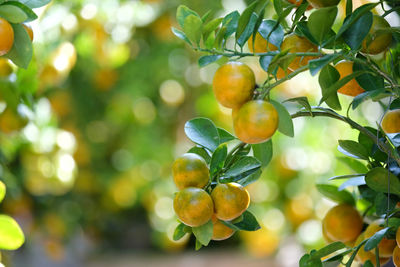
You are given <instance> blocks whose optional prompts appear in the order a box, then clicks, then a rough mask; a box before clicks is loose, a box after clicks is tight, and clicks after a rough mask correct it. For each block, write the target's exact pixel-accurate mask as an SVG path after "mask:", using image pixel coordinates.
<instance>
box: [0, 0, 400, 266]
mask: <svg viewBox="0 0 400 267" xmlns="http://www.w3.org/2000/svg"><path fill="white" fill-rule="evenodd" d="M248 2H251V1H248ZM342 2H344V1H342ZM361 3H363V2H361V1H354V5H355V7H357V5H360V4H361ZM179 4H185V5H187V6H188V7H190V8H191V9H193V10H196V11H197V12H198V13H199V14H204V13H206V12H207V11H208V10H212V16H213V17H217V16H222V15H224V14H227V13H228V12H231V11H233V10H239V11H242V10H243V9H244V7H245V6H246V4H247V3H246V2H243V1H229V0H223V1H215V0H204V1H189V0H187V1H183V0H182V1H178V0H168V1H167V0H164V1H163V0H147V1H145V0H143V1H122V0H120V1H117V0H69V1H61V0H59V1H53V2H52V3H51V4H50V5H48V6H46V7H45V8H42V9H39V10H36V12H37V13H38V14H39V15H40V19H39V20H37V21H36V22H35V23H34V24H33V25H32V27H33V30H34V34H35V37H34V38H35V39H34V60H33V61H32V62H31V64H30V66H29V68H28V69H27V70H24V69H16V67H15V66H13V65H10V63H9V62H7V61H5V60H4V59H1V60H2V62H1V64H0V69H1V70H0V74H1V75H0V76H1V78H0V80H1V81H0V85H1V91H0V92H1V97H2V100H3V101H2V102H1V104H0V108H1V111H2V113H1V114H0V130H1V134H0V148H1V158H0V160H1V167H0V179H1V180H3V181H4V182H5V184H6V185H7V189H8V193H7V196H6V199H5V201H4V203H3V204H2V205H1V206H0V209H1V212H5V213H7V214H10V215H12V216H13V217H14V218H16V219H17V220H18V222H19V223H20V224H21V225H22V228H23V230H24V232H25V234H26V237H27V241H26V244H25V245H24V246H23V247H22V248H21V249H20V250H18V251H17V252H13V253H5V254H4V255H3V256H4V257H5V262H10V263H11V265H10V266H13V265H12V263H14V266H28V265H29V266H80V264H82V260H83V259H86V258H87V257H88V255H92V256H93V255H100V254H101V253H103V252H107V253H112V252H118V253H121V252H149V253H155V252H157V253H159V252H165V253H169V252H177V251H183V250H185V249H186V251H192V250H193V247H194V245H193V240H191V239H190V238H188V237H187V238H184V239H182V240H180V241H179V242H175V241H173V240H172V233H173V230H174V229H175V227H176V225H177V224H178V222H177V220H176V217H175V215H174V212H173V209H172V198H173V193H174V192H175V191H176V188H175V187H174V185H173V182H172V178H171V164H172V162H173V159H174V158H175V157H177V156H178V155H180V154H182V153H184V152H186V151H187V149H188V148H189V147H190V146H191V145H192V144H190V143H189V141H188V140H187V139H186V137H185V136H184V133H183V125H184V123H185V121H186V120H188V119H190V118H193V117H195V116H206V117H209V118H211V119H212V120H213V121H214V122H215V123H216V124H217V125H218V126H220V127H223V128H225V129H227V130H229V131H230V132H232V124H231V114H230V110H228V109H226V108H223V107H222V106H220V105H218V103H217V102H216V100H215V98H214V96H213V94H212V90H211V83H212V77H213V74H214V72H215V70H216V69H217V67H218V64H217V63H213V64H211V65H209V66H207V67H205V68H203V69H200V68H199V67H198V65H197V59H198V56H199V54H196V53H194V52H193V51H191V49H190V48H189V47H187V46H186V45H184V44H183V42H182V41H180V40H179V39H178V38H175V37H174V36H173V34H172V33H171V30H170V27H171V26H173V25H176V22H175V12H176V8H177V6H178V5H179ZM343 5H344V4H343ZM343 5H342V6H341V16H342V18H343V16H344V15H343V14H344V7H343ZM267 8H269V9H270V13H269V14H270V15H269V16H271V14H272V5H269V6H268V7H267ZM391 23H393V21H392V22H391ZM395 23H398V21H397V22H395ZM244 61H245V62H246V63H247V64H249V66H251V68H252V69H253V70H254V71H255V73H256V76H257V81H258V82H263V79H265V78H266V76H267V74H266V73H265V72H264V71H263V70H262V69H261V68H260V66H259V65H258V61H257V59H252V58H250V59H247V58H246V59H244ZM219 63H221V62H219ZM319 91H320V90H319V89H318V82H317V80H316V79H315V77H311V76H309V74H308V73H307V74H303V75H299V76H298V77H296V78H295V79H294V80H292V81H288V82H286V83H284V84H282V85H281V86H280V87H279V88H278V89H277V90H274V94H275V98H277V99H279V100H284V99H286V98H290V97H296V96H303V95H306V96H308V97H309V98H310V99H311V102H312V104H314V105H316V104H317V99H319V98H320V92H319ZM19 96H21V97H22V98H19ZM340 97H341V98H343V101H344V103H347V104H348V103H350V101H351V99H350V98H347V97H346V96H340ZM19 99H22V101H20V100H19ZM6 102H7V104H6ZM287 105H288V107H289V108H292V109H293V111H294V110H295V109H296V108H297V106H295V104H287ZM12 107H14V108H12ZM344 112H345V111H344ZM353 113H354V114H353ZM359 113H360V114H359ZM381 113H382V109H381V107H380V106H379V104H377V103H372V102H366V103H364V104H363V105H362V108H361V109H360V111H357V112H352V116H353V118H354V119H356V120H358V121H359V122H361V123H362V124H364V125H375V121H376V120H377V119H378V118H379V116H380V114H381ZM295 129H296V137H295V138H293V139H289V138H288V137H285V136H281V135H280V134H276V136H274V138H273V142H274V158H273V161H272V163H271V164H270V165H269V166H268V168H267V169H266V171H265V172H264V173H263V176H262V178H261V179H260V180H259V181H258V182H257V183H255V184H252V185H250V186H249V188H248V189H249V192H250V194H251V199H252V204H251V207H250V209H251V210H252V211H253V212H254V213H255V214H256V215H257V218H258V220H259V222H260V224H261V225H262V229H261V230H260V231H257V232H246V233H237V234H235V236H234V237H233V238H231V239H230V240H228V241H224V242H219V243H218V242H214V243H212V244H211V246H210V247H208V248H205V249H203V250H202V251H200V252H199V253H204V251H206V252H207V251H211V250H214V249H215V250H237V249H239V250H240V251H242V252H243V253H247V254H249V255H251V256H252V257H257V258H266V257H275V258H276V260H277V262H278V263H279V266H297V262H298V258H299V257H300V256H301V255H302V253H303V251H305V250H308V249H310V248H316V247H319V246H322V245H323V244H324V242H323V239H322V234H321V227H320V219H321V218H322V217H323V216H324V214H325V212H326V211H327V209H328V208H329V207H330V206H332V203H330V202H329V201H327V200H325V199H321V197H320V195H319V193H318V192H317V191H316V189H315V187H314V183H315V181H316V180H318V181H322V182H324V181H326V180H327V178H329V177H331V176H334V175H341V174H348V173H351V172H358V170H357V168H361V167H360V166H358V165H357V162H351V161H350V160H349V159H345V158H340V154H339V153H338V152H337V151H336V147H337V141H336V140H338V139H352V138H356V136H357V133H356V132H355V131H353V130H351V129H349V128H347V127H346V125H344V124H343V125H342V124H340V122H336V121H331V120H328V119H326V118H315V119H304V118H301V119H300V118H299V119H296V120H295ZM338 157H339V158H338ZM288 255H291V256H290V257H288ZM28 262H29V264H28V265H26V264H27V263H28ZM24 264H25V265H24ZM46 264H47V265H46Z"/></svg>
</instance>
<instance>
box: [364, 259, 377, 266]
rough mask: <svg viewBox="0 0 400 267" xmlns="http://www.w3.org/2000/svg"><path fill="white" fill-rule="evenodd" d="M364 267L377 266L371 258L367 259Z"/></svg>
mask: <svg viewBox="0 0 400 267" xmlns="http://www.w3.org/2000/svg"><path fill="white" fill-rule="evenodd" d="M363 267H375V265H374V264H373V263H372V262H371V260H367V261H366V262H365V263H364V264H363Z"/></svg>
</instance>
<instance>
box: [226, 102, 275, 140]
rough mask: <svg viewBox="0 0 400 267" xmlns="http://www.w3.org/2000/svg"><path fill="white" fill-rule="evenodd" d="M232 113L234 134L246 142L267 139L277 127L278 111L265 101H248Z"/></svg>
mask: <svg viewBox="0 0 400 267" xmlns="http://www.w3.org/2000/svg"><path fill="white" fill-rule="evenodd" d="M233 115H234V116H233V128H234V131H235V134H236V136H237V137H238V138H239V139H240V140H241V141H243V142H245V143H248V144H258V143H262V142H265V141H267V140H268V139H270V138H271V136H272V135H273V134H274V133H275V131H276V129H277V128H278V123H279V117H278V112H277V111H276V109H275V107H274V106H273V105H272V104H271V103H269V102H266V101H262V100H252V101H249V102H247V103H246V104H244V105H243V106H242V107H241V108H240V109H239V110H237V111H235V112H234V113H233Z"/></svg>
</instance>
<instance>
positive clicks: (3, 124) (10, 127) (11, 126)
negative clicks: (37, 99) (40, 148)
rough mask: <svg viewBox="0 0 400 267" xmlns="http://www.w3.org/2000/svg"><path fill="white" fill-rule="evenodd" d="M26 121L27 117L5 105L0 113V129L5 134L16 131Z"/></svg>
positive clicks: (25, 123)
mask: <svg viewBox="0 0 400 267" xmlns="http://www.w3.org/2000/svg"><path fill="white" fill-rule="evenodd" d="M28 122H29V120H28V118H26V117H25V116H22V115H21V114H19V113H18V111H15V110H13V109H12V108H10V107H6V109H5V110H4V111H3V112H2V113H1V114H0V131H1V132H3V133H6V134H10V133H12V132H17V131H20V130H21V129H22V128H24V127H25V126H26V125H27V124H28Z"/></svg>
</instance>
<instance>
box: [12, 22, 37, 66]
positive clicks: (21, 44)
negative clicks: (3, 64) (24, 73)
mask: <svg viewBox="0 0 400 267" xmlns="http://www.w3.org/2000/svg"><path fill="white" fill-rule="evenodd" d="M11 26H12V27H13V30H14V44H13V47H12V48H11V50H10V51H9V52H8V53H7V54H6V57H7V58H9V59H10V60H11V61H12V62H14V64H15V65H17V66H18V67H21V68H24V69H26V68H27V67H28V66H29V63H30V62H31V59H32V50H33V49H32V42H31V39H30V38H29V35H28V33H27V32H26V30H25V28H24V27H23V26H22V25H21V24H11Z"/></svg>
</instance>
